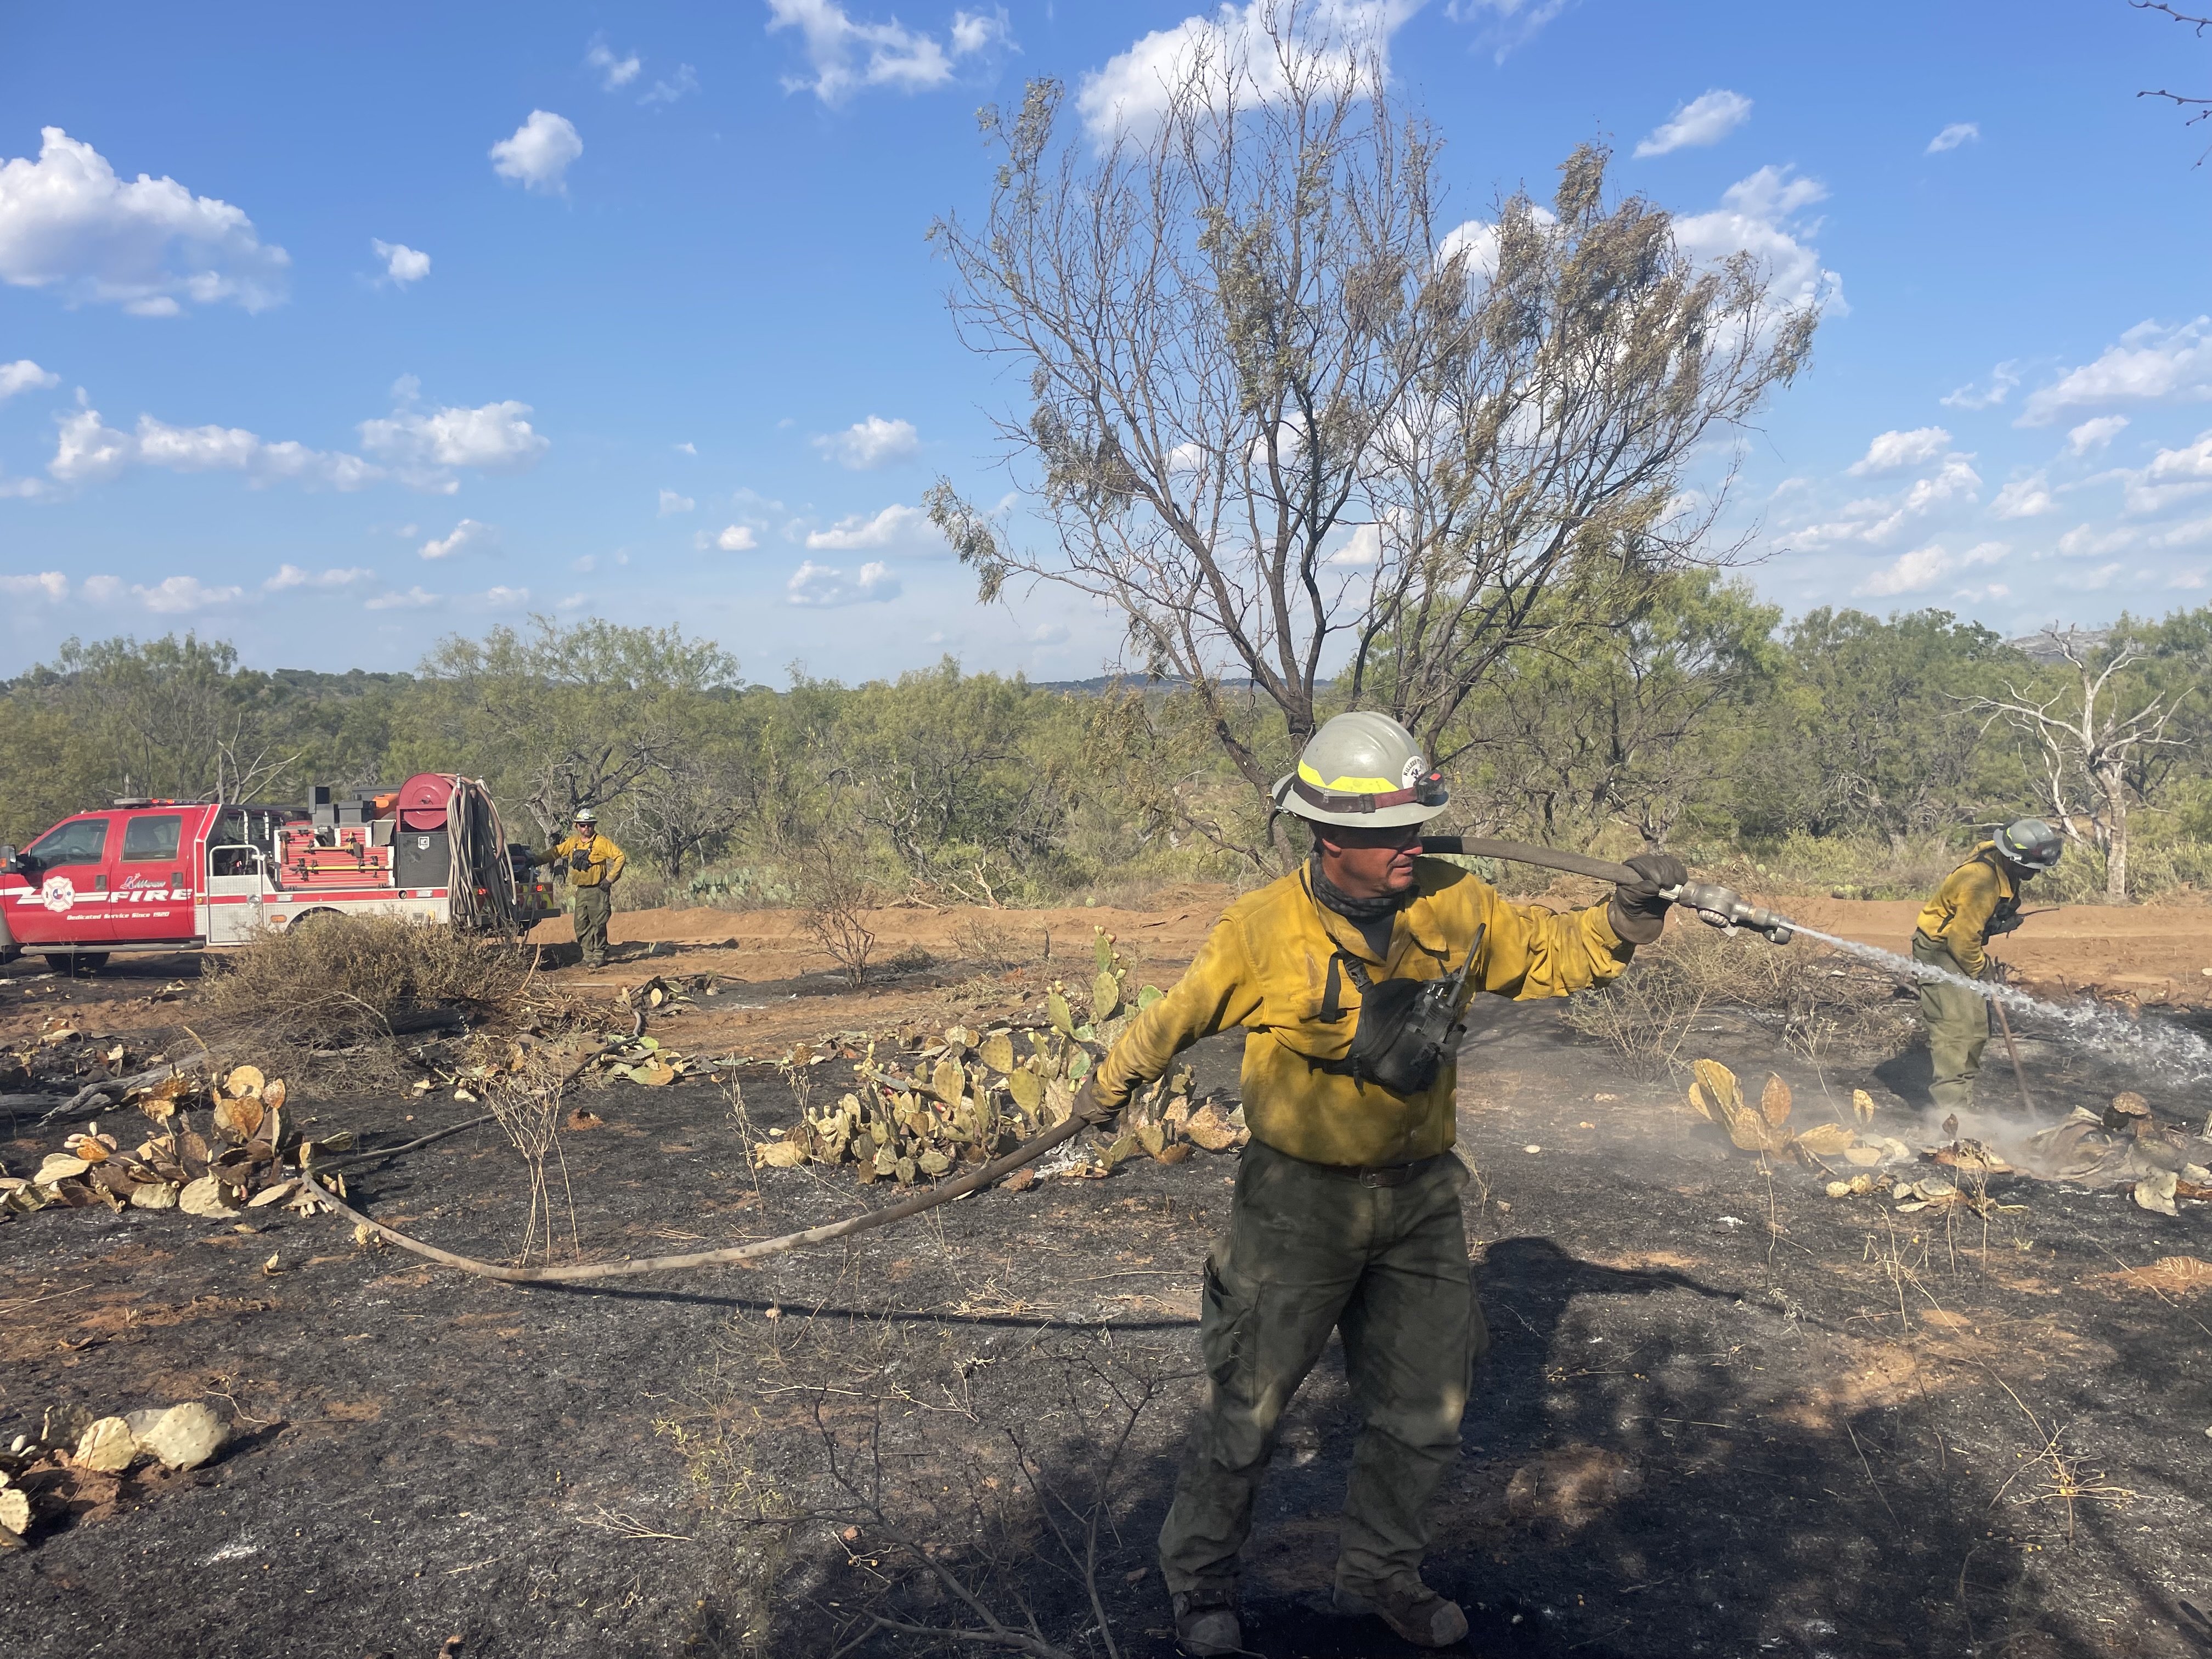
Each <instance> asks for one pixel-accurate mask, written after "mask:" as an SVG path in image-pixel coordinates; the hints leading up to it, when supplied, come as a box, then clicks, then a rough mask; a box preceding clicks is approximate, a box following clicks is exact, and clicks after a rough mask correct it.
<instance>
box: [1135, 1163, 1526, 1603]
mask: <svg viewBox="0 0 2212 1659" xmlns="http://www.w3.org/2000/svg"><path fill="white" fill-rule="evenodd" d="M1467 1180H1468V1174H1467V1166H1466V1165H1465V1164H1462V1163H1461V1162H1460V1161H1459V1159H1458V1158H1456V1157H1455V1156H1452V1155H1450V1154H1449V1153H1447V1154H1446V1155H1445V1156H1444V1157H1443V1158H1438V1159H1437V1160H1436V1161H1435V1162H1434V1163H1432V1164H1430V1165H1429V1167H1428V1168H1426V1169H1425V1170H1421V1171H1420V1172H1419V1173H1418V1174H1417V1175H1415V1176H1413V1177H1412V1178H1411V1179H1410V1180H1408V1181H1407V1182H1405V1184H1403V1185H1402V1186H1399V1187H1373V1186H1365V1185H1363V1184H1361V1182H1358V1180H1356V1179H1352V1178H1347V1177H1346V1176H1340V1175H1336V1174H1333V1173H1331V1172H1330V1171H1329V1170H1326V1169H1323V1168H1322V1167H1321V1166H1319V1165H1316V1164H1307V1163H1304V1162H1301V1161H1300V1160H1299V1159H1297V1158H1291V1157H1289V1156H1287V1155H1286V1154H1285V1153H1282V1152H1276V1151H1274V1150H1273V1148H1271V1147H1268V1146H1262V1145H1261V1144H1260V1143H1259V1142H1257V1141H1255V1142H1253V1143H1251V1144H1250V1145H1249V1146H1247V1147H1246V1148H1245V1149H1244V1155H1243V1163H1242V1166H1241V1167H1240V1168H1239V1169H1238V1170H1237V1193H1236V1197H1235V1200H1233V1202H1232V1203H1231V1208H1230V1218H1229V1230H1228V1231H1227V1232H1225V1234H1223V1235H1222V1237H1219V1238H1218V1239H1217V1240H1215V1242H1214V1244H1213V1248H1212V1251H1211V1252H1210V1253H1209V1255H1207V1258H1206V1284H1205V1300H1204V1304H1203V1307H1202V1309H1201V1311H1200V1322H1199V1326H1200V1328H1199V1343H1200V1348H1201V1350H1202V1351H1203V1353H1204V1356H1205V1361H1206V1371H1207V1374H1208V1382H1207V1385H1206V1395H1205V1399H1204V1401H1203V1402H1202V1403H1201V1404H1200V1407H1199V1414H1198V1421H1197V1424H1196V1425H1195V1426H1194V1430H1193V1432H1192V1436H1191V1444H1190V1449H1189V1450H1188V1453H1187V1455H1185V1458H1184V1462H1183V1466H1182V1474H1181V1476H1180V1477H1179V1479H1178V1480H1177V1481H1176V1493H1175V1501H1174V1502H1173V1504H1170V1506H1169V1509H1168V1517H1167V1522H1166V1524H1165V1525H1164V1526H1163V1527H1162V1528H1160V1570H1161V1573H1162V1575H1163V1576H1164V1578H1165V1579H1166V1581H1167V1588H1168V1590H1169V1592H1170V1594H1177V1593H1181V1592H1184V1591H1188V1590H1194V1589H1225V1588H1227V1587H1229V1586H1230V1585H1231V1584H1233V1583H1235V1581H1236V1577H1237V1553H1238V1552H1239V1551H1240V1550H1241V1549H1242V1547H1243V1543H1244V1540H1245V1536H1246V1534H1249V1532H1250V1531H1251V1529H1252V1502H1253V1498H1254V1495H1255V1492H1257V1491H1258V1489H1259V1485H1260V1479H1261V1475H1262V1474H1264V1473H1265V1472H1266V1470H1267V1461H1268V1459H1269V1457H1270V1456H1271V1455H1273V1451H1274V1447H1275V1431H1276V1428H1277V1425H1279V1422H1280V1421H1281V1419H1282V1415H1283V1410H1284V1408H1285V1407H1286V1406H1288V1405H1289V1403H1290V1401H1291V1395H1294V1394H1296V1393H1297V1388H1298V1384H1299V1383H1302V1382H1304V1380H1305V1376H1306V1373H1307V1372H1308V1371H1309V1370H1312V1369H1313V1365H1314V1362H1315V1361H1316V1360H1317V1359H1318V1358H1320V1357H1321V1354H1322V1348H1323V1347H1324V1346H1326V1345H1327V1344H1328V1334H1329V1332H1330V1331H1332V1330H1334V1329H1341V1330H1342V1331H1343V1333H1344V1355H1345V1368H1346V1373H1347V1376H1348V1379H1349V1381H1350V1383H1351V1385H1352V1400H1353V1402H1354V1404H1355V1405H1356V1406H1357V1407H1358V1412H1359V1416H1360V1420H1361V1425H1362V1426H1361V1430H1360V1435H1359V1442H1358V1447H1357V1449H1355V1450H1354V1452H1353V1454H1352V1480H1351V1486H1350V1489H1349V1491H1348V1492H1346V1498H1345V1506H1344V1520H1343V1524H1342V1526H1341V1528H1340V1529H1339V1533H1338V1545H1337V1547H1338V1561H1337V1570H1336V1571H1337V1581H1338V1582H1339V1583H1343V1584H1347V1585H1350V1586H1352V1587H1354V1588H1358V1587H1361V1586H1365V1585H1380V1584H1383V1583H1387V1582H1389V1580H1390V1579H1392V1578H1394V1577H1399V1576H1401V1575H1404V1574H1409V1573H1415V1572H1418V1571H1419V1568H1420V1565H1421V1558H1422V1556H1423V1555H1424V1554H1425V1553H1426V1551H1427V1548H1428V1543H1429V1536H1430V1528H1429V1523H1428V1522H1427V1520H1426V1518H1425V1510H1426V1507H1427V1504H1428V1500H1429V1498H1431V1495H1433V1494H1434V1492H1436V1489H1437V1483H1438V1482H1439V1481H1441V1480H1443V1476H1444V1473H1445V1471H1446V1470H1447V1469H1449V1468H1450V1467H1451V1465H1452V1463H1453V1462H1454V1461H1455V1459H1456V1458H1457V1456H1458V1455H1459V1445H1460V1418H1461V1416H1462V1413H1464V1412H1465V1411H1466V1409H1467V1401H1468V1391H1469V1389H1471V1387H1472V1386H1473V1382H1472V1379H1473V1372H1474V1362H1475V1360H1476V1359H1477V1358H1480V1356H1481V1354H1482V1352H1484V1351H1485V1350H1486V1349H1487V1348H1488V1347H1489V1346H1490V1334H1489V1331H1488V1329H1487V1328H1486V1326H1485V1325H1484V1323H1483V1320H1482V1311H1481V1310H1480V1308H1479V1307H1478V1306H1477V1305H1476V1303H1475V1298H1474V1267H1473V1266H1472V1264H1471V1263H1470V1262H1469V1261H1468V1255H1467V1230H1466V1224H1465V1222H1464V1221H1463V1219H1462V1217H1461V1214H1460V1206H1459V1194H1460V1189H1461V1188H1462V1187H1464V1186H1465V1185H1466V1184H1467Z"/></svg>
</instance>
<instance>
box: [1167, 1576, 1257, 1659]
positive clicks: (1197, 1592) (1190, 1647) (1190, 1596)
mask: <svg viewBox="0 0 2212 1659" xmlns="http://www.w3.org/2000/svg"><path fill="white" fill-rule="evenodd" d="M1175 1621H1176V1652H1177V1653H1183V1654H1188V1655H1189V1656H1190V1659H1219V1656H1221V1655H1224V1654H1231V1653H1242V1652H1243V1651H1244V1627H1243V1626H1242V1625H1240V1624H1238V1623H1237V1592H1236V1591H1235V1590H1234V1589H1194V1590H1182V1591H1178V1592H1177V1593H1176V1598H1175Z"/></svg>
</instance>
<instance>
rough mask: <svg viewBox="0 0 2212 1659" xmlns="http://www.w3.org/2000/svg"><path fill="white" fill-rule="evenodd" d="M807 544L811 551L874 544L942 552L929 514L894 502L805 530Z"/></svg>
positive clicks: (853, 549)
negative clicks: (869, 511)
mask: <svg viewBox="0 0 2212 1659" xmlns="http://www.w3.org/2000/svg"><path fill="white" fill-rule="evenodd" d="M805 539H806V546H807V548H808V550H810V551H812V552H825V551H826V552H832V553H849V552H858V551H861V550H869V549H875V548H896V549H898V550H901V551H902V552H910V553H920V552H942V551H944V548H945V544H944V539H943V538H941V537H940V536H939V534H938V533H937V531H936V528H935V526H933V525H931V524H930V522H929V515H928V514H927V513H924V512H923V511H922V510H921V508H920V507H901V506H897V505H896V504H895V505H893V506H890V507H885V508H884V510H883V511H882V512H880V513H874V514H869V513H854V514H852V515H851V516H850V517H849V518H843V519H840V520H837V522H836V523H835V524H833V525H831V526H829V529H827V530H814V531H809V532H806V538H805Z"/></svg>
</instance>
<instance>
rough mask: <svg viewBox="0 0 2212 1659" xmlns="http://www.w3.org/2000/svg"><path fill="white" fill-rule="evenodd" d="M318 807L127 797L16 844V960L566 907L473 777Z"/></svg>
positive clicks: (9, 922) (9, 855)
mask: <svg viewBox="0 0 2212 1659" xmlns="http://www.w3.org/2000/svg"><path fill="white" fill-rule="evenodd" d="M314 797H315V799H314V802H313V805H310V806H307V807H289V806H262V805H243V806H241V805H216V804H207V803H193V802H185V801H167V800H118V801H117V802H115V803H114V805H112V806H110V807H107V808H106V809H105V810H102V811H89V812H80V813H78V814H76V816H75V817H69V818H64V820H63V821H62V822H61V823H58V824H56V825H55V826H54V827H53V828H52V829H49V830H47V831H46V834H45V835H43V836H40V837H39V838H38V840H36V841H35V842H32V843H31V845H30V846H29V847H27V848H24V849H23V850H22V851H21V852H18V851H16V850H15V848H10V847H0V962H6V961H10V960H12V959H13V958H15V957H17V956H19V955H21V954H22V953H23V952H25V951H35V952H39V953H40V954H43V955H44V956H45V957H46V958H47V960H48V961H49V962H51V963H54V964H55V965H56V966H64V965H67V964H69V963H77V964H81V965H83V966H88V967H97V966H98V965H100V963H103V962H105V961H106V959H107V957H109V955H111V954H112V953H113V952H115V951H197V950H203V949H208V948H214V947H222V946H226V945H242V944H244V943H246V941H247V940H248V939H252V938H253V937H254V936H255V934H256V933H258V932H259V931H260V930H261V929H263V928H264V927H275V928H283V927H295V926H297V925H298V924H299V923H300V922H301V921H305V920H307V919H308V918H310V917H323V916H331V915H390V916H401V917H408V918H413V919H417V920H421V921H431V922H438V923H441V924H448V925H457V926H463V927H476V928H480V929H483V930H485V931H520V930H521V929H523V928H526V927H531V926H532V925H533V924H534V923H536V922H538V921H543V920H544V918H545V917H547V916H549V915H554V914H556V909H555V907H554V904H553V901H552V890H551V886H550V878H548V877H545V876H543V875H541V874H540V872H538V871H537V870H536V869H535V868H534V867H533V866H532V863H531V860H530V849H529V848H527V847H526V846H523V845H520V843H513V844H510V843H508V842H505V841H504V839H503V838H502V837H501V832H500V828H499V817H498V814H497V812H496V811H495V809H494V808H493V807H492V805H491V798H490V796H489V793H487V792H486V791H485V790H484V789H483V785H482V784H480V783H477V782H475V781H471V780H470V779H466V778H459V777H453V776H448V775H444V774H441V773H425V774H420V775H416V776H415V777H412V778H410V779H409V780H408V781H407V782H406V783H405V784H404V785H403V786H402V787H400V788H398V789H397V790H384V791H368V792H363V793H362V794H360V795H359V796H357V797H356V799H353V800H350V801H345V802H339V801H337V800H335V799H333V798H332V792H331V790H330V789H329V788H327V787H321V786H318V787H317V788H316V789H315V791H314Z"/></svg>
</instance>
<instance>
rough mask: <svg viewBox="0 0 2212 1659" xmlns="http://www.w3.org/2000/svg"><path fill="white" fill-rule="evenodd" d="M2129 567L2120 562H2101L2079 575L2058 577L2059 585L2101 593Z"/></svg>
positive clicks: (2081, 590)
mask: <svg viewBox="0 0 2212 1659" xmlns="http://www.w3.org/2000/svg"><path fill="white" fill-rule="evenodd" d="M2125 568H2127V567H2126V566H2124V565H2122V564H2118V563H2113V564H2100V565H2099V566H2098V567H2097V568H2095V569H2094V570H2084V571H2082V572H2081V573H2080V574H2078V575H2064V576H2061V577H2060V578H2058V586H2061V587H2064V588H2070V589H2072V590H2073V591H2074V592H2077V593H2099V592H2103V591H2104V590H2105V589H2106V588H2107V587H2110V586H2112V578H2113V577H2115V576H2117V575H2118V574H2120V572H2121V571H2122V570H2124V569H2125Z"/></svg>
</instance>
